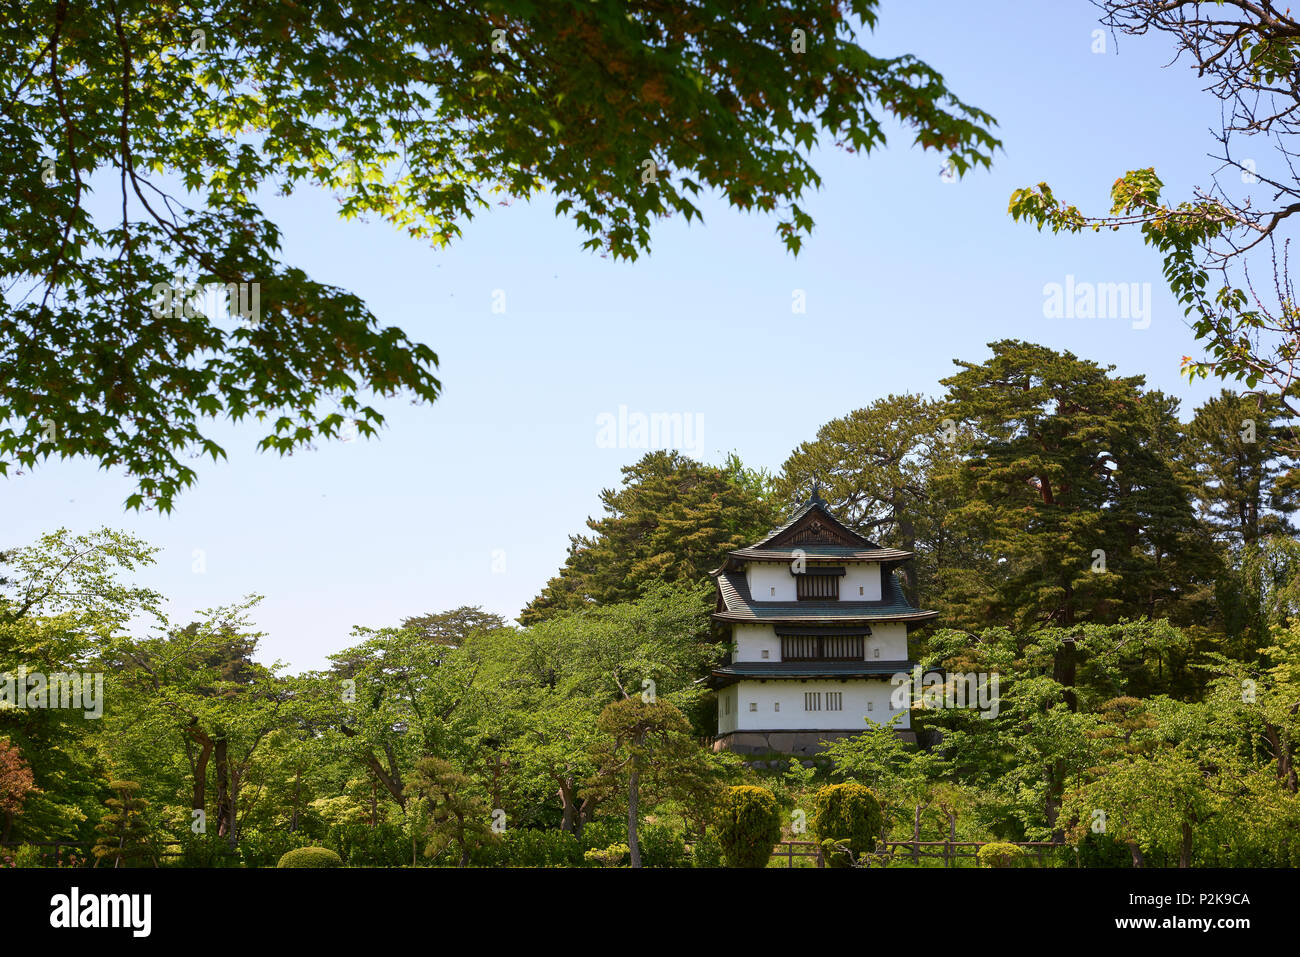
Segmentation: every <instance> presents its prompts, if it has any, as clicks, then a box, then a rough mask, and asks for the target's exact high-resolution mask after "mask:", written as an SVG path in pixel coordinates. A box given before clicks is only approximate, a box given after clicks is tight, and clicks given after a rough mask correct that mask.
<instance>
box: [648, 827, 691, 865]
mask: <svg viewBox="0 0 1300 957" xmlns="http://www.w3.org/2000/svg"><path fill="white" fill-rule="evenodd" d="M637 842H638V843H639V844H640V845H641V863H642V865H643V866H645V867H690V866H691V864H690V858H688V857H687V855H686V841H685V840H684V839H683V838H682V836H681V834H679V833H678V832H677V831H674V830H673V829H672V828H671V827H669V826H668V825H667V824H660V823H658V822H656V823H654V824H642V825H641V826H640V827H639V828H637Z"/></svg>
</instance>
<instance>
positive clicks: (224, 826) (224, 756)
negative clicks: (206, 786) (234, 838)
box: [213, 738, 232, 837]
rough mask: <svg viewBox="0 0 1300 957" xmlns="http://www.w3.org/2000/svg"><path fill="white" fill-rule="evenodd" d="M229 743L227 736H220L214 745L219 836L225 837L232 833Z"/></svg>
mask: <svg viewBox="0 0 1300 957" xmlns="http://www.w3.org/2000/svg"><path fill="white" fill-rule="evenodd" d="M228 748H229V745H228V743H227V742H226V739H225V738H219V739H217V741H216V742H215V743H214V745H213V757H215V758H216V760H217V836H218V837H225V836H227V835H228V834H229V833H230V828H231V824H232V821H231V815H230V756H229V751H228Z"/></svg>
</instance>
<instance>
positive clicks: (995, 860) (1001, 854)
mask: <svg viewBox="0 0 1300 957" xmlns="http://www.w3.org/2000/svg"><path fill="white" fill-rule="evenodd" d="M1024 856H1025V849H1024V848H1023V847H1017V846H1016V845H1015V844H1007V843H1005V842H1003V841H994V842H993V843H992V844H985V845H984V846H983V847H981V848H980V849H979V853H978V854H976V857H977V858H978V860H979V863H980V867H1015V866H1016V863H1017V862H1018V861H1019V860H1020V859H1021V858H1023V857H1024Z"/></svg>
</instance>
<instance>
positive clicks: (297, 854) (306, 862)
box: [276, 847, 343, 867]
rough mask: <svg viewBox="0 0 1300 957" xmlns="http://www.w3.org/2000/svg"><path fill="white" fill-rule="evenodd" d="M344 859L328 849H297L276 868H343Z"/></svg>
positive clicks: (286, 856)
mask: <svg viewBox="0 0 1300 957" xmlns="http://www.w3.org/2000/svg"><path fill="white" fill-rule="evenodd" d="M342 866H343V858H341V857H339V856H338V855H337V854H335V853H334V852H333V851H331V850H330V849H329V848H328V847H297V848H294V849H293V850H292V851H290V852H289V853H288V854H286V855H284V857H282V858H280V863H279V864H277V865H276V867H342Z"/></svg>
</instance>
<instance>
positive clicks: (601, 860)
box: [582, 844, 632, 867]
mask: <svg viewBox="0 0 1300 957" xmlns="http://www.w3.org/2000/svg"><path fill="white" fill-rule="evenodd" d="M631 853H632V849H631V848H630V847H628V846H627V845H626V844H611V845H610V846H609V847H606V848H603V849H601V850H595V849H593V850H590V851H587V852H586V853H585V854H583V855H582V856H583V858H585V859H586V861H587V863H588V864H594V865H596V866H597V867H622V866H623V862H624V861H626V860H627V859H628V855H630V854H631Z"/></svg>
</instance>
